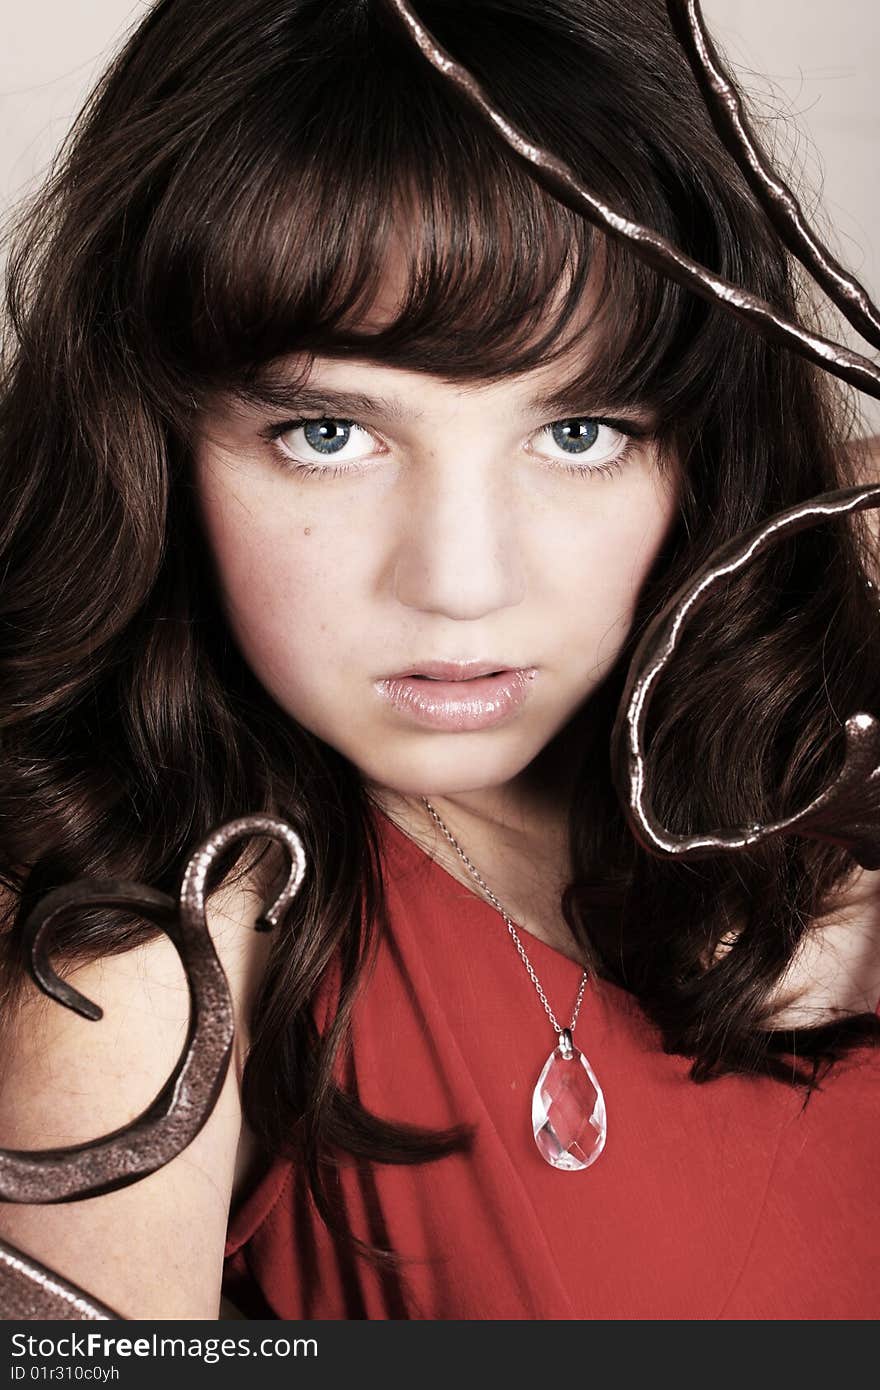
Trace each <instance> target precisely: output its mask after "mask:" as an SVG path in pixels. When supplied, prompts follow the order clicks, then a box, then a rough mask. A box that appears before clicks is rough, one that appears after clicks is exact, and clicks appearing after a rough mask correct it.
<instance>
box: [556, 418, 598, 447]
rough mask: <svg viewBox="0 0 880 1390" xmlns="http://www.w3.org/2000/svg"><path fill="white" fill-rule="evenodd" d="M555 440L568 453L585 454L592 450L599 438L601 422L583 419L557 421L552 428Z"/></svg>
mask: <svg viewBox="0 0 880 1390" xmlns="http://www.w3.org/2000/svg"><path fill="white" fill-rule="evenodd" d="M550 432H551V434H552V435H553V440H554V442H555V443H556V444H558V445H559V447H560V449H565V450H566V452H567V453H571V454H583V453H585V452H586V451H587V450H588V449H592V447H593V445H594V444H595V442H596V440H597V439H598V438H599V421H598V420H588V419H587V418H586V417H581V418H580V419H575V420H557V421H556V422H555V423H554V424H553V425H551V426H550Z"/></svg>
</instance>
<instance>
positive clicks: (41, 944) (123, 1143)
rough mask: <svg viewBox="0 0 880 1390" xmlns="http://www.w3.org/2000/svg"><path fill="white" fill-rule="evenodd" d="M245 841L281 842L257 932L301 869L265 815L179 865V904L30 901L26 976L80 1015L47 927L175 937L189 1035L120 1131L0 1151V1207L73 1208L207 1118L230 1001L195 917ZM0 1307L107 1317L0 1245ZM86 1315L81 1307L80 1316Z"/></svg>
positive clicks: (154, 1158) (92, 1009)
mask: <svg viewBox="0 0 880 1390" xmlns="http://www.w3.org/2000/svg"><path fill="white" fill-rule="evenodd" d="M254 835H264V836H268V837H269V838H270V839H274V840H277V841H280V842H281V843H282V844H283V845H284V846H285V847H286V848H287V850H288V852H289V854H290V861H291V863H290V872H289V874H288V877H287V881H286V883H285V885H284V887H283V888H282V890H281V892H280V893H279V895H278V896H277V898H276V899H275V901H274V902H273V903H272V905H271V907H269V908H268V909H267V910H266V911H265V912H263V913H262V914H261V916H260V917H259V918H258V920H257V924H256V929H257V930H258V931H268V930H270V929H271V928H272V927H273V926H276V925H277V924H278V922H279V920H280V919H281V916H282V914H283V913H284V911H285V910H286V908H287V907H288V906H289V904H290V903H291V902H292V901H293V899H294V897H295V896H296V894H297V892H298V891H299V888H300V885H301V883H302V879H303V875H304V873H305V863H306V861H305V852H304V850H303V846H302V842H301V840H300V838H299V836H298V835H297V834H296V832H295V831H294V830H293V828H292V827H291V826H289V825H288V824H287V823H286V822H285V821H283V820H279V819H277V818H276V817H274V816H266V815H253V816H243V817H240V818H239V819H237V820H233V821H229V822H227V823H226V824H225V825H222V826H220V827H219V829H217V830H214V831H213V832H212V833H211V834H210V835H209V836H208V837H207V838H206V839H205V840H203V841H202V843H201V844H200V845H199V846H198V848H197V849H196V850H195V852H194V853H193V855H192V856H191V858H190V859H189V861H188V863H187V865H186V869H185V871H184V874H183V879H182V882H181V887H180V893H179V898H178V901H177V902H175V901H174V899H173V898H170V897H168V896H166V895H165V894H164V893H158V892H156V891H155V890H154V889H152V888H149V887H147V886H145V885H143V884H139V883H127V882H123V881H120V880H115V879H80V880H78V881H77V882H76V883H72V884H69V885H65V886H64V887H62V888H56V889H54V890H53V891H52V892H50V893H47V894H46V896H45V897H44V898H43V899H42V900H41V902H39V903H38V904H37V906H36V907H35V908H34V910H33V912H32V913H31V915H30V916H29V918H28V919H27V922H26V923H25V925H24V929H23V930H24V943H25V948H26V950H27V952H28V956H29V963H30V969H31V973H32V975H33V978H34V980H35V981H36V983H37V985H38V986H39V987H40V989H41V990H42V991H43V992H44V993H45V994H48V995H49V996H50V998H52V999H55V1000H56V1001H57V1002H58V1003H59V1004H62V1005H63V1006H64V1007H65V1008H68V1009H73V1010H74V1011H75V1012H76V1013H78V1014H81V1015H82V1017H83V1018H88V1019H91V1020H95V1021H96V1020H98V1019H100V1018H101V1017H102V1016H103V1011H102V1010H101V1009H100V1008H99V1007H98V1005H96V1004H94V1003H93V1002H92V1001H91V1000H90V999H87V998H86V997H85V995H83V994H81V993H80V992H79V990H77V989H74V988H73V986H72V985H70V984H68V983H67V982H66V981H64V980H62V979H61V978H60V976H59V975H57V974H56V972H55V971H54V970H53V968H52V966H51V964H50V963H49V957H48V948H49V940H50V933H51V929H52V928H53V927H54V925H55V924H56V923H57V922H58V920H59V919H60V918H61V917H63V916H66V915H67V914H69V913H71V912H74V911H76V909H77V908H79V907H86V906H88V907H102V906H103V907H106V906H112V907H127V908H131V909H132V911H134V912H136V913H137V914H138V915H139V916H142V917H145V918H146V919H147V920H148V921H151V922H154V923H155V924H156V925H157V926H159V927H161V928H162V930H163V931H164V932H165V933H166V935H167V936H168V937H169V938H170V939H171V940H172V941H173V943H174V945H175V947H176V948H177V952H178V955H179V956H180V961H181V964H182V966H183V968H184V971H185V973H186V980H187V985H188V987H189V995H190V1019H189V1028H188V1033H187V1040H186V1043H185V1046H184V1049H183V1051H182V1053H181V1056H180V1058H179V1060H178V1062H177V1065H176V1066H175V1068H174V1070H173V1071H172V1073H171V1075H170V1076H169V1077H168V1080H167V1081H166V1083H165V1085H164V1086H163V1087H162V1090H161V1091H160V1092H159V1094H158V1095H157V1096H156V1097H155V1099H154V1100H153V1101H152V1103H151V1104H150V1105H149V1106H148V1107H147V1109H146V1110H144V1111H143V1112H142V1113H141V1114H140V1115H139V1116H138V1117H137V1118H136V1119H134V1120H133V1121H132V1122H131V1123H130V1124H128V1125H125V1126H124V1127H123V1128H121V1129H117V1130H114V1131H113V1132H112V1133H110V1134H105V1135H102V1136H101V1137H99V1138H97V1139H91V1140H89V1141H88V1142H86V1143H83V1144H74V1145H71V1146H69V1147H67V1148H58V1149H40V1150H32V1151H23V1150H9V1149H0V1200H2V1201H5V1202H24V1203H33V1204H47V1203H55V1202H70V1201H77V1200H80V1199H82V1198H84V1197H94V1196H97V1195H99V1194H100V1193H104V1192H112V1191H114V1190H115V1189H117V1188H121V1187H125V1186H127V1185H128V1184H130V1183H134V1182H138V1181H139V1180H140V1179H141V1178H145V1177H147V1176H148V1175H149V1174H150V1173H154V1172H156V1170H157V1169H158V1168H162V1167H164V1165H165V1164H166V1163H170V1161H171V1160H172V1159H173V1158H175V1157H176V1156H177V1155H178V1154H179V1153H180V1152H181V1151H182V1150H183V1149H185V1148H186V1147H187V1145H188V1144H190V1143H192V1141H193V1139H194V1138H195V1136H196V1135H197V1134H198V1132H199V1130H200V1129H201V1128H202V1127H203V1126H204V1124H205V1123H206V1121H207V1120H208V1117H209V1116H210V1114H211V1112H212V1110H213V1109H214V1106H215V1104H216V1102H217V1098H218V1096H219V1094H220V1091H221V1089H222V1086H223V1082H224V1080H225V1078H226V1072H227V1069H228V1066H229V1058H230V1055H231V1052H232V1042H233V1036H234V1023H233V1012H232V1000H231V997H230V994H229V986H228V984H227V981H226V976H225V974H224V972H223V967H222V966H221V964H220V961H219V959H218V957H217V953H216V951H215V949H214V944H213V942H212V940H211V934H210V931H209V930H208V926H207V922H206V917H205V896H206V887H207V879H208V874H209V872H210V869H211V867H212V865H213V864H214V862H215V861H216V859H217V858H218V856H219V855H220V854H221V853H223V852H224V851H225V850H226V849H228V848H229V847H230V845H232V844H234V843H235V842H236V841H237V840H242V839H245V838H249V837H251V836H254ZM0 1306H2V1309H3V1316H4V1317H6V1318H9V1317H20V1318H34V1317H42V1318H47V1317H51V1318H83V1317H115V1316H117V1315H116V1314H114V1313H112V1311H111V1310H109V1309H107V1308H106V1307H105V1305H103V1304H99V1303H98V1302H97V1301H96V1300H94V1299H92V1298H91V1297H90V1295H88V1294H85V1293H84V1292H83V1291H82V1290H81V1289H78V1288H77V1287H76V1286H75V1285H73V1284H71V1283H69V1282H68V1281H66V1280H64V1279H62V1278H60V1276H58V1275H56V1274H54V1273H53V1271H51V1270H48V1269H46V1267H45V1266H43V1265H41V1264H40V1263H39V1262H37V1261H35V1260H33V1259H31V1257H29V1256H27V1255H25V1254H23V1253H22V1252H21V1251H19V1250H16V1249H15V1248H14V1247H12V1246H9V1245H6V1244H4V1243H0ZM89 1310H91V1311H89Z"/></svg>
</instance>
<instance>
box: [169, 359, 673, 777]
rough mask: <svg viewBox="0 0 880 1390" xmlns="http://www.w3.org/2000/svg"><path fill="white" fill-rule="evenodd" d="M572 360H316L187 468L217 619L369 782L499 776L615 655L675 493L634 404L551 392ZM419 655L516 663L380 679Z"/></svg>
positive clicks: (208, 433)
mask: <svg viewBox="0 0 880 1390" xmlns="http://www.w3.org/2000/svg"><path fill="white" fill-rule="evenodd" d="M581 354H582V350H581ZM573 364H574V359H573V358H572V360H571V361H568V359H567V358H560V359H558V360H557V361H556V362H554V363H552V364H551V365H549V366H543V367H541V368H540V369H537V370H535V371H531V372H527V373H523V374H522V375H520V376H518V377H515V378H509V379H507V380H504V381H501V382H499V381H497V380H496V381H492V382H479V383H478V384H476V385H474V384H472V383H468V384H467V385H461V384H451V383H449V382H448V381H445V380H443V379H440V378H438V377H433V376H429V375H426V374H424V373H421V372H414V371H409V370H402V369H400V368H396V367H388V366H384V365H376V364H374V363H371V362H370V361H368V360H347V361H343V360H339V359H330V358H322V357H318V358H316V359H315V361H314V364H313V368H312V371H311V374H310V376H309V378H308V382H307V384H306V388H305V390H304V391H303V390H301V391H300V392H299V393H298V394H297V395H296V396H295V398H294V399H292V400H291V406H290V409H289V410H288V411H286V412H285V411H283V410H282V411H279V410H278V409H277V408H275V409H271V410H270V409H265V408H261V407H259V406H257V405H250V404H249V405H247V406H246V407H245V406H243V405H241V403H239V402H236V403H234V404H233V403H232V402H231V401H229V402H219V403H218V404H217V405H216V407H215V408H214V409H212V411H211V412H210V413H209V414H208V415H206V417H205V419H204V422H203V429H202V432H201V435H200V437H199V440H198V442H197V446H196V453H195V470H196V486H197V493H198V498H199V504H200V510H201V515H202V518H203V523H204V526H205V529H206V534H207V538H208V542H209V545H210V548H211V550H212V552H213V555H214V557H215V563H216V569H217V573H218V576H219V582H220V587H221V601H222V604H223V607H224V610H225V613H226V615H227V618H228V621H229V624H230V626H231V629H232V632H233V634H234V636H235V638H236V640H237V642H238V645H239V647H240V649H241V651H242V653H243V655H244V657H245V659H246V661H247V662H248V664H249V665H250V667H251V669H252V670H253V672H254V674H255V675H256V676H257V678H258V679H259V680H260V682H261V683H262V684H263V686H264V687H265V688H266V689H267V690H268V691H269V693H270V694H271V695H272V696H273V697H274V699H275V700H276V702H277V703H278V704H279V705H280V706H281V707H282V708H283V709H285V710H286V711H287V712H288V713H289V714H290V715H291V716H292V717H293V718H294V719H296V720H297V721H298V722H299V723H300V724H302V725H303V726H304V727H305V728H307V729H309V730H311V732H312V733H314V734H316V735H318V737H320V738H321V739H323V740H325V741H326V742H327V743H329V744H331V745H332V746H333V747H334V748H336V749H338V750H339V751H340V752H341V753H343V754H344V755H345V756H346V757H348V758H349V759H350V760H351V761H352V762H353V763H354V764H355V765H356V766H357V767H358V768H359V769H360V770H361V772H362V774H363V775H364V777H365V779H366V780H368V781H369V782H372V783H378V784H379V785H380V786H383V787H386V788H391V789H394V790H396V791H399V792H403V793H410V794H424V795H430V794H431V793H434V794H436V795H438V796H439V795H443V794H444V793H445V794H450V795H451V794H454V793H456V792H465V791H472V790H475V789H478V788H488V787H499V786H501V785H503V784H504V783H506V782H508V781H509V780H510V779H512V778H514V777H516V776H517V775H518V774H519V773H520V772H522V771H523V770H524V769H525V768H526V767H527V766H528V764H529V763H531V762H532V760H533V759H534V758H535V757H536V756H537V754H538V753H540V751H541V750H542V749H543V748H544V747H545V746H546V745H547V744H548V742H549V741H550V740H551V739H552V738H553V737H554V735H555V734H557V733H559V732H560V731H561V730H562V729H563V728H564V726H565V725H566V724H567V723H568V721H569V720H571V718H572V716H573V715H574V714H575V712H576V711H577V710H578V708H579V706H580V705H581V704H582V703H583V701H584V700H585V699H586V698H587V697H588V696H589V695H590V694H591V692H592V691H593V690H594V689H595V688H596V686H597V685H598V684H599V683H600V682H601V681H602V679H603V677H604V676H605V674H606V673H607V672H608V670H609V669H610V668H611V666H612V665H613V664H614V661H615V659H616V657H617V655H618V652H619V651H620V648H621V645H622V643H623V641H624V639H625V637H626V634H627V631H628V629H629V626H630V623H631V619H632V611H633V606H634V603H635V600H636V597H637V594H638V591H639V588H640V586H641V584H642V582H643V580H644V578H645V575H646V573H647V571H648V569H649V567H650V565H651V563H652V561H653V559H654V557H655V555H656V553H657V550H658V548H659V546H660V545H661V542H662V540H663V538H664V536H665V534H666V533H667V530H668V529H669V527H670V523H671V521H672V517H673V513H674V511H675V507H676V488H675V483H674V480H673V479H672V478H671V476H670V474H669V473H667V474H665V475H663V474H661V472H660V471H659V469H658V467H657V462H656V446H655V444H654V442H653V440H652V438H651V436H650V425H651V421H650V420H649V419H646V418H645V417H644V416H643V417H641V418H639V417H638V416H637V415H635V414H630V415H628V416H623V417H621V416H620V415H619V414H618V415H617V416H615V417H614V418H615V419H616V421H617V423H614V424H612V423H609V422H608V421H609V420H610V418H611V416H612V414H613V412H608V413H606V412H604V411H603V410H602V408H601V407H602V403H601V402H595V401H583V400H558V399H556V388H558V385H559V383H560V382H561V381H564V380H566V379H568V377H567V375H566V373H567V372H568V374H569V375H572V374H573V372H572V366H573ZM279 365H280V366H281V367H282V369H283V366H284V364H283V363H282V364H279ZM300 365H301V364H300V363H298V362H297V363H294V362H293V361H291V362H290V363H289V364H288V366H290V367H293V366H297V367H298V366H300ZM306 391H307V393H308V394H307V395H306V394H305V392H306ZM300 417H306V418H307V421H308V422H307V423H306V424H305V425H301V424H296V423H295V422H296V420H297V418H300ZM639 426H641V427H643V428H645V427H647V432H646V433H645V434H644V436H643V437H634V436H633V437H628V436H627V435H626V434H625V433H624V432H623V431H624V428H630V427H632V428H637V427H639ZM429 662H450V663H480V664H481V665H484V666H485V667H486V668H488V669H489V670H490V671H498V670H499V669H504V670H506V671H507V672H508V674H507V675H506V676H501V677H495V678H488V679H483V680H482V681H474V682H473V684H471V683H470V682H467V681H465V682H464V683H461V682H459V683H457V684H456V685H455V686H453V687H452V688H450V686H449V685H448V684H447V683H446V682H442V683H436V682H432V681H429V680H425V679H421V680H418V679H412V680H410V681H400V682H398V683H397V684H393V685H390V686H389V685H387V684H383V682H387V680H388V678H390V677H393V676H397V675H400V673H405V672H419V671H424V668H425V666H426V665H427V664H428V663H429ZM511 671H514V672H520V673H521V674H519V675H514V676H511V675H510V672H511ZM444 674H445V673H444Z"/></svg>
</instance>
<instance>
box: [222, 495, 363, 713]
mask: <svg viewBox="0 0 880 1390" xmlns="http://www.w3.org/2000/svg"><path fill="white" fill-rule="evenodd" d="M200 511H201V517H202V524H203V528H204V531H205V535H206V539H207V541H208V545H209V548H210V551H211V554H212V555H213V559H214V567H215V572H216V577H217V582H218V586H219V597H220V602H221V606H222V609H223V612H224V613H225V616H226V619H227V622H228V624H229V628H230V631H231V632H232V635H233V636H234V638H235V639H236V642H237V643H238V646H239V647H240V649H241V652H242V654H243V656H244V658H245V660H246V661H247V662H248V664H249V665H250V667H251V669H252V670H253V671H254V673H255V674H256V676H257V677H258V679H260V680H261V681H262V682H263V683H264V684H265V685H266V686H267V688H268V689H269V691H270V693H271V694H273V695H274V697H275V698H276V699H277V700H278V701H279V702H280V703H282V704H289V702H290V699H291V697H293V698H294V699H295V698H297V696H301V695H303V694H305V693H307V692H308V690H309V689H310V687H311V685H313V684H314V683H315V681H316V672H318V671H320V672H321V673H322V674H323V678H324V679H325V680H326V678H327V675H328V673H329V671H330V670H331V668H332V666H333V662H334V657H335V658H336V659H337V660H338V653H339V651H340V649H345V638H344V633H345V631H346V626H347V625H348V626H349V627H350V626H351V623H352V618H353V614H352V605H351V595H352V593H353V592H357V588H356V578H355V574H356V570H357V566H358V563H359V561H360V556H359V554H358V552H357V549H356V547H353V546H351V545H349V546H347V547H343V548H342V549H341V550H340V548H339V546H338V545H337V544H336V543H335V542H334V540H333V536H332V534H331V531H330V528H328V527H326V526H322V525H321V524H320V523H316V522H314V521H312V522H311V524H310V522H309V518H308V517H307V516H306V515H299V516H298V515H296V514H295V513H294V512H293V511H292V510H291V509H290V508H289V507H286V508H283V509H280V508H279V507H278V505H277V501H276V502H274V503H272V502H271V501H268V500H266V499H260V498H258V497H253V496H252V497H250V498H249V502H248V504H247V505H243V504H242V500H241V498H240V497H236V496H234V495H233V494H232V493H231V492H230V491H228V490H226V489H224V490H223V491H221V490H220V489H219V488H218V487H216V486H215V487H213V488H212V487H205V488H204V490H203V492H202V493H201V496H200Z"/></svg>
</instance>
